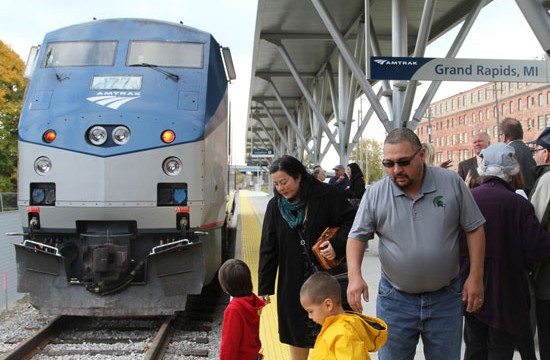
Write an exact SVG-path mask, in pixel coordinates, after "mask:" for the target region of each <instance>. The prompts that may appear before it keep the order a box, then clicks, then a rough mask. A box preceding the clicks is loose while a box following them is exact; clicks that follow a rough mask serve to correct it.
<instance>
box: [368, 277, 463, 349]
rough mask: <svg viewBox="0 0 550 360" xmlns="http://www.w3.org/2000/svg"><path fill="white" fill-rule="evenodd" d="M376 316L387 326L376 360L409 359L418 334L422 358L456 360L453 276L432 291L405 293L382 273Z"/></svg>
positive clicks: (457, 298)
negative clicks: (444, 284)
mask: <svg viewBox="0 0 550 360" xmlns="http://www.w3.org/2000/svg"><path fill="white" fill-rule="evenodd" d="M376 313H377V314H376V316H378V317H379V318H380V319H382V320H384V321H385V322H386V324H387V325H388V340H387V342H386V344H385V345H384V346H383V347H382V349H380V351H379V353H378V355H379V359H380V360H407V359H410V360H413V359H414V356H415V353H416V346H417V344H418V337H419V335H421V336H422V343H423V344H424V356H425V359H426V360H459V359H460V348H461V345H462V285H461V283H460V277H459V276H457V277H456V278H455V279H454V280H453V281H452V282H451V284H450V285H449V286H446V287H444V288H442V289H440V290H437V291H434V292H427V293H420V294H408V293H405V292H401V291H399V290H397V289H395V288H394V287H393V286H392V285H391V284H390V282H389V281H388V280H387V278H386V277H385V276H384V274H382V278H381V279H380V285H379V288H378V299H377V301H376Z"/></svg>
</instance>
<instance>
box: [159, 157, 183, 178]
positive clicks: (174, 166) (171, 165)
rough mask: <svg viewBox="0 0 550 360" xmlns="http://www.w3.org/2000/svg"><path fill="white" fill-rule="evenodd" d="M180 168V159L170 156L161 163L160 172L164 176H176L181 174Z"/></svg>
mask: <svg viewBox="0 0 550 360" xmlns="http://www.w3.org/2000/svg"><path fill="white" fill-rule="evenodd" d="M182 166H183V164H182V163H181V160H180V159H178V158H177V157H175V156H171V157H169V158H167V159H166V160H164V162H163V163H162V170H163V171H164V173H165V174H166V175H169V176H176V175H178V174H179V173H180V172H181V168H182Z"/></svg>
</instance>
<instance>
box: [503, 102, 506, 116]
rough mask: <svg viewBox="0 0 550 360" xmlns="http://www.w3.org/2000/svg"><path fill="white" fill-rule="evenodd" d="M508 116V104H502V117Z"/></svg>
mask: <svg viewBox="0 0 550 360" xmlns="http://www.w3.org/2000/svg"><path fill="white" fill-rule="evenodd" d="M504 114H506V104H502V115H504Z"/></svg>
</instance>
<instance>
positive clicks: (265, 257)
mask: <svg viewBox="0 0 550 360" xmlns="http://www.w3.org/2000/svg"><path fill="white" fill-rule="evenodd" d="M306 204H307V211H306V219H305V221H304V225H303V231H304V237H305V240H306V241H307V242H308V244H307V245H306V246H307V248H308V249H311V247H312V246H313V244H314V243H315V241H316V240H317V239H318V238H319V236H320V235H321V233H322V232H323V231H324V230H325V228H326V227H328V226H340V227H341V229H340V232H339V233H338V235H337V236H336V237H335V238H334V239H333V240H332V241H331V244H332V246H333V247H334V249H335V251H336V254H337V256H338V257H342V256H344V255H345V253H346V241H347V237H348V233H349V231H350V228H351V225H352V223H353V219H354V217H355V210H354V208H353V207H352V206H351V204H350V203H349V202H348V201H347V199H346V198H345V197H344V194H343V193H342V192H339V191H338V190H337V189H336V188H335V187H334V186H331V185H327V184H325V183H321V182H316V183H315V185H314V186H313V188H312V191H311V192H310V195H309V197H308V199H307V200H306ZM302 249H303V247H302V245H300V239H299V236H298V231H297V230H296V229H292V228H290V226H289V225H288V224H287V222H286V221H285V220H284V219H283V217H282V216H281V213H280V211H279V208H278V206H277V198H273V199H271V200H270V201H269V203H268V205H267V209H266V212H265V215H264V222H263V228H262V240H261V244H260V259H259V266H258V294H259V295H271V294H274V292H275V279H276V277H277V270H279V277H278V283H277V289H278V290H277V312H278V321H279V337H280V341H281V342H282V343H285V344H289V345H294V346H300V347H311V346H313V343H312V342H311V340H313V341H314V340H315V339H308V337H307V336H306V332H307V326H306V323H307V322H308V315H307V312H306V311H305V310H304V309H303V308H302V306H301V305H300V288H301V286H302V284H303V283H304V281H305V276H306V274H305V271H306V269H305V267H304V263H305V260H304V257H303V256H302ZM310 257H311V258H312V259H315V257H314V256H313V255H312V254H310Z"/></svg>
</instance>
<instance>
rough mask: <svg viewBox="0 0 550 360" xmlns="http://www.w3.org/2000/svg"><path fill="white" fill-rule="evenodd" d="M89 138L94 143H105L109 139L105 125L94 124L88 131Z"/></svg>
mask: <svg viewBox="0 0 550 360" xmlns="http://www.w3.org/2000/svg"><path fill="white" fill-rule="evenodd" d="M88 140H90V142H91V143H92V144H94V145H103V144H105V142H106V141H107V130H105V128H104V127H103V126H94V127H92V128H91V129H90V130H89V131H88Z"/></svg>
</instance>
